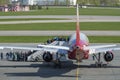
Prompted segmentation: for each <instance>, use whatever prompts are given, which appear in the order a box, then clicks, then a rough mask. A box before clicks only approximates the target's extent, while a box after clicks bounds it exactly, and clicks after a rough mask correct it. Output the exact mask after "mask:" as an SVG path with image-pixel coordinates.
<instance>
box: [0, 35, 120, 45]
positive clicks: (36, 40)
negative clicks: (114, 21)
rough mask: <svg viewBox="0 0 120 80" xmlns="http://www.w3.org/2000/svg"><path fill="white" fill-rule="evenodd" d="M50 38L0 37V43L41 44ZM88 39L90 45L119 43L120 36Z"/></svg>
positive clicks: (50, 37) (91, 37)
mask: <svg viewBox="0 0 120 80" xmlns="http://www.w3.org/2000/svg"><path fill="white" fill-rule="evenodd" d="M63 37H66V36H63ZM52 38H54V36H0V43H41V42H42V43H43V42H46V41H47V40H48V39H52ZM88 38H89V40H90V43H120V36H88Z"/></svg>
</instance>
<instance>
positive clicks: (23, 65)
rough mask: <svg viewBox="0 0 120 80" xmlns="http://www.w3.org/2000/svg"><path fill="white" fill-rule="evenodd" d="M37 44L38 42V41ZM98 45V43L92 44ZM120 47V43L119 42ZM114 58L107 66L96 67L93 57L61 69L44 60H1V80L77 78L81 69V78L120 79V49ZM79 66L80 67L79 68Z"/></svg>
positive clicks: (65, 65) (73, 62)
mask: <svg viewBox="0 0 120 80" xmlns="http://www.w3.org/2000/svg"><path fill="white" fill-rule="evenodd" d="M36 44H37V43H36ZM36 44H28V43H27V44H26V45H25V44H24V43H23V44H17V43H15V44H13V43H11V44H9V43H3V44H0V45H10V46H12V45H13V46H30V47H35V46H36ZM92 45H97V44H92ZM117 45H118V47H120V44H117ZM114 53H115V54H114V57H115V58H114V60H113V61H112V62H111V63H110V64H109V65H108V66H107V67H106V66H105V67H102V68H96V67H95V66H94V65H93V64H94V61H92V57H91V56H90V58H89V59H88V60H85V61H83V62H82V63H80V66H79V67H78V66H77V63H76V61H69V62H65V63H63V64H62V68H61V69H57V68H56V69H55V68H53V66H52V64H46V63H43V62H13V61H5V60H3V61H0V80H76V78H77V77H76V72H77V70H79V74H78V79H79V80H119V79H120V51H114ZM77 68H79V69H77Z"/></svg>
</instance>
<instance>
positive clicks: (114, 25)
mask: <svg viewBox="0 0 120 80" xmlns="http://www.w3.org/2000/svg"><path fill="white" fill-rule="evenodd" d="M75 26H76V23H74V22H71V23H31V24H0V30H75ZM80 28H81V30H120V22H81V23H80Z"/></svg>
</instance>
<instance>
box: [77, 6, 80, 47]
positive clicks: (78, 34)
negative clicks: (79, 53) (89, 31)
mask: <svg viewBox="0 0 120 80" xmlns="http://www.w3.org/2000/svg"><path fill="white" fill-rule="evenodd" d="M79 26H80V25H79V5H78V4H77V23H76V46H80V29H79Z"/></svg>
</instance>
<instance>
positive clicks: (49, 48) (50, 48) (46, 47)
mask: <svg viewBox="0 0 120 80" xmlns="http://www.w3.org/2000/svg"><path fill="white" fill-rule="evenodd" d="M0 49H11V50H13V49H21V50H31V51H34V50H37V51H50V52H55V51H56V50H57V51H58V50H63V51H64V50H67V51H68V50H69V47H65V46H54V45H38V46H37V47H36V48H33V47H12V46H0Z"/></svg>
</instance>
